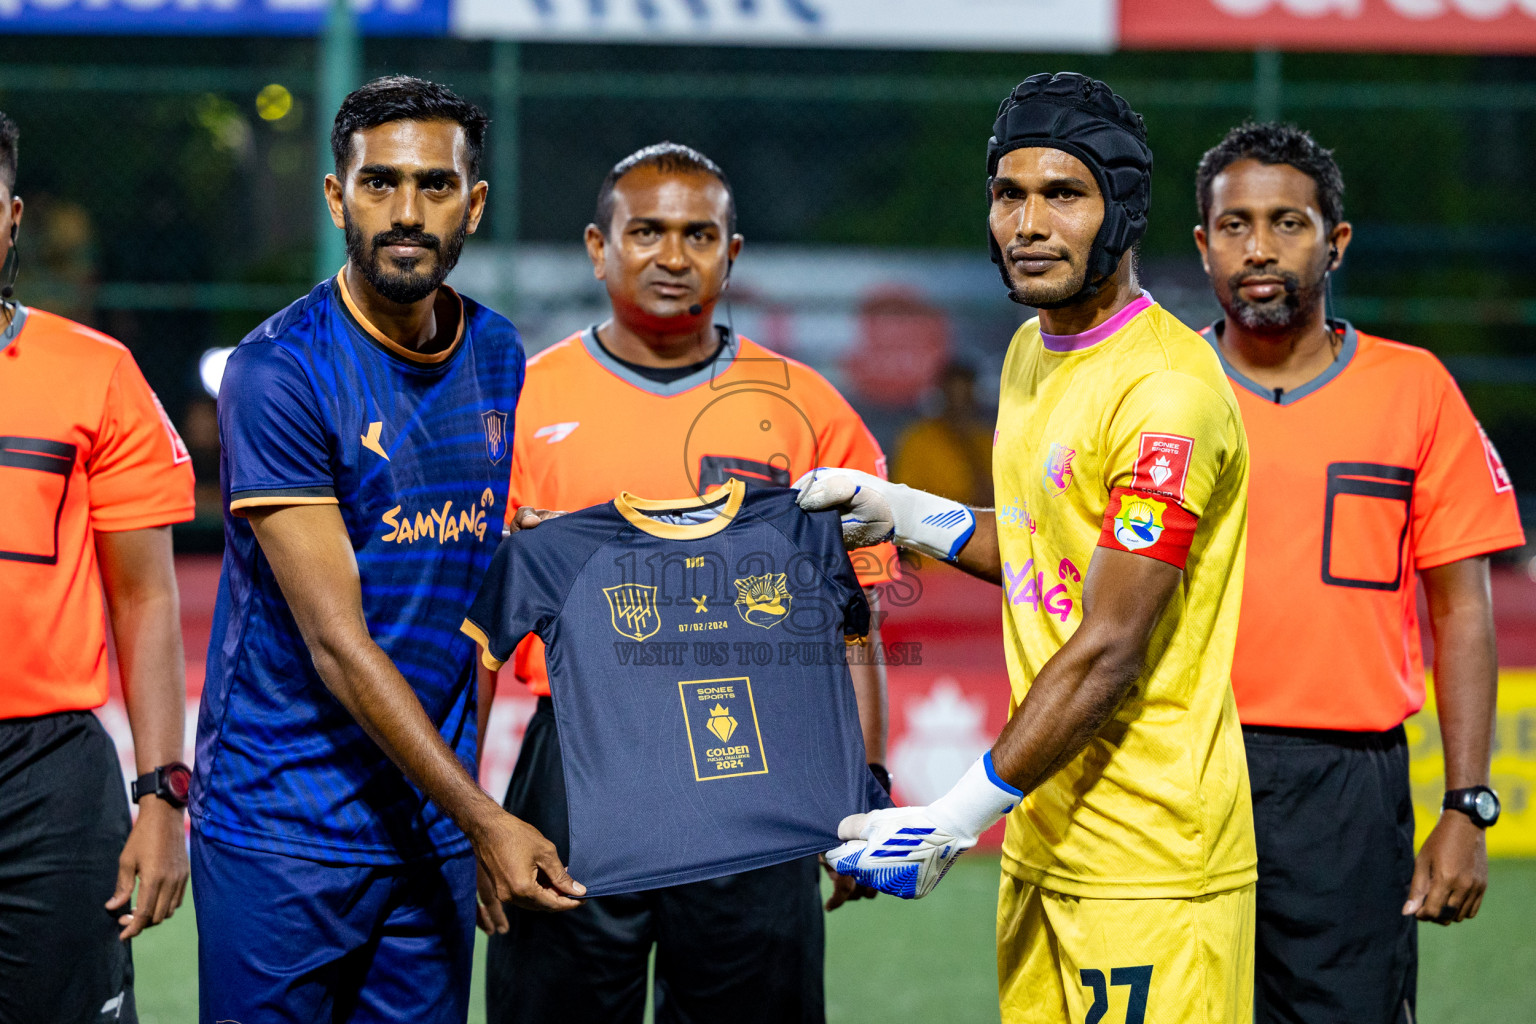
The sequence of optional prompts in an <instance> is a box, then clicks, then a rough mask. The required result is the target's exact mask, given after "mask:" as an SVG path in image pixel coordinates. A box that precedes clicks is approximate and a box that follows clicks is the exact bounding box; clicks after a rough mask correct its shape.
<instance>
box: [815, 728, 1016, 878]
mask: <svg viewBox="0 0 1536 1024" xmlns="http://www.w3.org/2000/svg"><path fill="white" fill-rule="evenodd" d="M1023 796H1024V794H1023V793H1020V792H1019V791H1018V790H1017V789H1015V788H1013V787H1012V786H1010V785H1008V783H1006V782H1004V781H1003V780H1002V779H1001V778H999V777H998V774H997V772H996V770H995V769H994V768H993V767H992V753H991V751H988V752H987V753H985V754H983V755H982V756H981V757H980V759H978V760H977V761H976V762H975V763H974V764H972V765H971V767H970V768H969V769H968V770H967V771H966V773H965V774H964V775H963V776H961V777H960V781H959V782H957V783H955V785H954V787H953V788H951V789H950V791H949V792H948V793H945V794H944V795H943V796H941V797H939V798H938V799H937V800H935V801H934V802H933V803H931V804H929V805H928V806H927V807H893V808H890V809H888V810H879V811H869V812H868V813H865V814H851V815H849V816H848V817H846V818H844V819H843V820H842V822H841V824H839V825H838V827H837V833H838V836H839V837H840V838H842V839H847V840H850V841H849V842H846V843H844V844H843V845H842V846H839V847H838V848H837V849H835V850H829V851H828V852H827V863H829V864H831V865H832V868H833V870H835V871H837V873H838V874H841V875H849V876H851V877H852V878H854V879H855V880H857V881H858V882H859V884H861V885H867V886H869V887H870V888H872V889H878V890H879V891H881V892H884V893H889V894H890V895H892V896H900V897H901V898H902V899H908V900H916V899H922V898H923V897H924V896H926V895H928V894H929V893H930V892H932V891H933V888H934V886H936V885H938V884H939V881H940V880H941V879H943V877H944V875H945V873H946V872H947V871H949V866H950V865H951V864H953V863H954V861H955V858H956V857H958V856H960V855H961V854H962V853H964V852H965V851H966V850H969V849H970V848H971V847H973V846H975V845H976V840H978V839H980V838H981V834H982V833H983V832H985V831H986V830H987V829H989V828H991V827H992V826H993V825H995V824H997V821H998V819H999V818H1001V817H1002V816H1003V815H1005V814H1007V813H1008V812H1009V811H1011V810H1013V808H1014V805H1015V804H1017V803H1018V802H1019V800H1020V799H1022V798H1023Z"/></svg>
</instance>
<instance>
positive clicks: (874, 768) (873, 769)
mask: <svg viewBox="0 0 1536 1024" xmlns="http://www.w3.org/2000/svg"><path fill="white" fill-rule="evenodd" d="M869 774H871V775H873V776H874V777H875V781H876V782H878V783H880V788H881V789H883V790H885V795H886V796H890V795H891V773H890V772H888V771H886V770H885V765H883V764H881V763H880V762H879V761H871V762H869Z"/></svg>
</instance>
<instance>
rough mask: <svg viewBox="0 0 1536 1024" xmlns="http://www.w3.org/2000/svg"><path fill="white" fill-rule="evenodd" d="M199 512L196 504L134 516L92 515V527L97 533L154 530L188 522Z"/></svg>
mask: <svg viewBox="0 0 1536 1024" xmlns="http://www.w3.org/2000/svg"><path fill="white" fill-rule="evenodd" d="M196 514H197V507H196V506H195V505H181V506H178V507H176V508H166V509H158V510H156V511H153V512H143V513H140V514H139V515H133V516H110V515H107V516H103V515H99V514H96V515H92V516H91V529H93V530H95V531H96V532H97V533H126V532H127V531H129V530H152V529H155V528H156V527H160V526H175V525H176V524H177V523H188V522H191V521H192V519H193V518H194V517H195V516H196Z"/></svg>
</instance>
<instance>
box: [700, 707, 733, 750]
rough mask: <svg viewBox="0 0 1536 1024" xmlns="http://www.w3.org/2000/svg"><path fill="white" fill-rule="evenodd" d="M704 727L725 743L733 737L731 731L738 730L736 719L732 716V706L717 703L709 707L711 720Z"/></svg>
mask: <svg viewBox="0 0 1536 1024" xmlns="http://www.w3.org/2000/svg"><path fill="white" fill-rule="evenodd" d="M704 727H705V728H706V729H708V730H709V731H710V732H712V733H714V734H715V735H716V736H718V737H720V742H721V743H724V742H726V741H727V740H729V739H730V738H731V733H733V732H735V731H736V719H734V718H732V717H731V709H730V708H727V707H722V706H721V705H719V704H716V705H715V706H714V707H712V708H710V709H709V721H708V722H707V723H706V724H705V726H704Z"/></svg>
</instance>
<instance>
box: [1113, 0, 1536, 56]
mask: <svg viewBox="0 0 1536 1024" xmlns="http://www.w3.org/2000/svg"><path fill="white" fill-rule="evenodd" d="M1120 47H1121V48H1122V49H1128V50H1134V49H1162V50H1207V49H1214V50H1228V49H1231V50H1246V49H1277V50H1378V51H1382V50H1385V51H1412V52H1417V53H1536V0H1121V3H1120Z"/></svg>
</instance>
